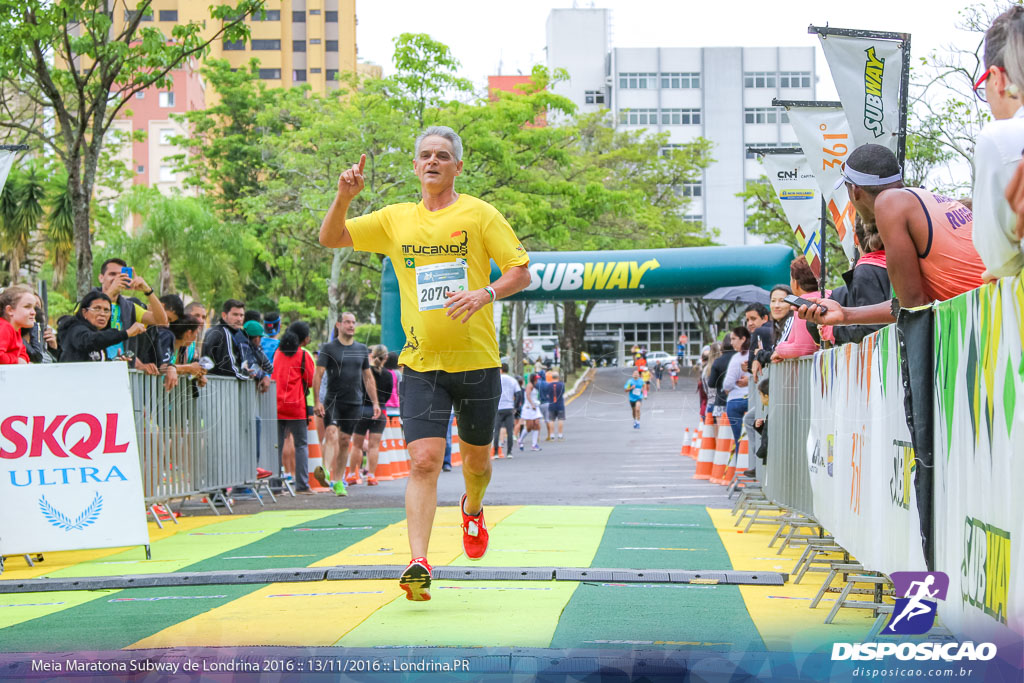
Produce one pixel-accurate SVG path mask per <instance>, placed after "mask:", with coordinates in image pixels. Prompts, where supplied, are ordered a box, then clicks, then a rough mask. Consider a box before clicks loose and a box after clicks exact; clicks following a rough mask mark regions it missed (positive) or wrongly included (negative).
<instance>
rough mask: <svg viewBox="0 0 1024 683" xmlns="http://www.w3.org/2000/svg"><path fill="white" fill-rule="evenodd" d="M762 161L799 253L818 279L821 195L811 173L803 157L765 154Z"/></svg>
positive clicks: (800, 155)
mask: <svg viewBox="0 0 1024 683" xmlns="http://www.w3.org/2000/svg"><path fill="white" fill-rule="evenodd" d="M762 162H763V163H764V171H765V173H766V174H767V175H768V181H769V182H770V183H771V185H772V189H773V190H774V191H775V196H776V197H778V198H779V204H781V205H782V211H783V213H784V214H785V215H786V220H788V221H789V226H790V227H791V228H793V233H794V234H795V235H796V239H797V242H798V243H799V244H800V250H801V251H802V252H803V255H804V258H806V259H807V263H808V264H809V265H810V266H811V270H812V271H814V275H815V276H816V277H817V276H818V275H819V274H820V273H821V192H820V191H819V190H818V186H817V182H816V181H815V179H814V171H813V170H812V169H811V167H810V165H809V164H808V162H807V157H806V156H805V155H803V154H765V155H764V157H763V158H762Z"/></svg>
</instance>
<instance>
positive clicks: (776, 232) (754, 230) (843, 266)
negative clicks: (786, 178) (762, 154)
mask: <svg viewBox="0 0 1024 683" xmlns="http://www.w3.org/2000/svg"><path fill="white" fill-rule="evenodd" d="M737 196H738V197H742V198H743V199H745V200H746V202H747V206H748V207H750V209H751V211H750V213H749V214H748V216H747V222H746V226H747V228H749V229H750V232H751V234H754V235H759V236H761V237H763V238H764V241H765V242H767V243H771V244H785V245H787V246H790V247H793V251H794V252H795V253H797V254H799V253H801V250H802V247H801V245H800V244H799V243H798V242H797V239H796V235H795V234H794V233H793V228H791V227H790V225H789V221H788V220H786V214H785V213H783V211H782V204H781V203H780V202H779V198H778V195H776V194H775V191H774V190H773V189H772V186H771V184H770V183H769V182H768V178H767V177H765V176H762V177H761V180H760V181H756V182H749V183H747V189H746V190H744V191H743V192H741V193H739V194H738V195H737ZM825 239H826V241H825V269H826V271H827V272H826V275H827V278H828V283H827V285H828V287H829V288H830V289H834V288H836V287H839V286H840V285H842V284H843V278H842V274H843V273H844V272H845V271H847V270H849V268H850V261H849V259H847V258H846V254H845V253H844V252H843V249H842V246H840V244H839V235H837V234H836V231H835V225H833V223H832V220H831V219H829V221H828V225H827V227H826V230H825Z"/></svg>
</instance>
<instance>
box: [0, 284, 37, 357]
mask: <svg viewBox="0 0 1024 683" xmlns="http://www.w3.org/2000/svg"><path fill="white" fill-rule="evenodd" d="M35 323H36V296H35V294H34V293H33V292H32V290H31V289H29V288H28V287H20V286H17V285H16V286H13V287H8V288H7V289H5V290H4V291H3V292H0V365H19V364H22V363H24V364H28V362H29V359H28V351H27V350H26V349H25V342H24V341H22V339H21V331H22V330H23V329H26V328H29V327H32V326H33V325H35Z"/></svg>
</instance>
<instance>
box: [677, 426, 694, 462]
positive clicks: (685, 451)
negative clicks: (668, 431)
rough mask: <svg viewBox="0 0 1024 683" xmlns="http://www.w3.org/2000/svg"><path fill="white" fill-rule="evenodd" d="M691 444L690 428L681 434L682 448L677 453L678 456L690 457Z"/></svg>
mask: <svg viewBox="0 0 1024 683" xmlns="http://www.w3.org/2000/svg"><path fill="white" fill-rule="evenodd" d="M692 442H693V437H691V436H690V428H689V427H687V428H686V431H684V432H683V447H682V449H681V450H680V451H679V455H681V456H683V457H684V458H688V457H690V444H691V443H692Z"/></svg>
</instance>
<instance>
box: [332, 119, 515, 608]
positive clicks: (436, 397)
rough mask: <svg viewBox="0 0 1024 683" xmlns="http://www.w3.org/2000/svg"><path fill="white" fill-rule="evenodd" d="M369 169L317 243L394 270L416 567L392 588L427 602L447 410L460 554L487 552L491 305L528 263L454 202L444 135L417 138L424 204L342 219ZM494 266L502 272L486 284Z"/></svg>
mask: <svg viewBox="0 0 1024 683" xmlns="http://www.w3.org/2000/svg"><path fill="white" fill-rule="evenodd" d="M365 165H366V155H365V154H364V155H362V157H361V158H360V159H359V163H358V164H355V165H353V166H352V168H350V169H348V170H347V171H345V172H344V173H342V174H341V178H339V180H338V194H337V196H336V197H335V199H334V203H333V204H331V208H330V209H329V210H328V211H327V216H326V217H325V218H324V222H323V224H322V225H321V226H320V243H321V244H322V245H324V246H325V247H331V248H335V247H349V246H350V247H353V248H354V249H356V250H357V251H372V252H377V253H381V254H385V255H387V256H389V257H390V258H391V261H392V263H393V264H394V266H395V272H396V274H397V276H398V286H399V290H400V292H401V299H402V328H403V329H404V330H405V337H406V343H405V346H404V347H403V348H402V353H401V355H400V356H399V363H400V364H401V365H402V366H403V371H402V383H401V384H400V385H399V402H400V405H401V415H402V428H403V430H404V432H405V441H406V444H407V447H408V450H409V459H410V461H411V462H410V473H409V483H408V485H407V486H406V490H405V512H406V517H407V522H408V526H409V548H410V550H411V551H412V558H413V559H412V561H411V562H410V563H409V566H408V567H407V568H406V570H405V572H404V573H403V574H402V578H401V579H400V581H399V584H400V585H401V587H402V588H403V589H404V590H405V592H406V597H407V598H408V599H409V600H429V599H430V579H431V568H430V565H429V564H428V563H427V559H426V555H427V547H428V545H429V543H430V531H431V527H432V526H433V522H434V512H435V510H436V508H437V477H438V474H439V473H440V471H441V465H442V462H443V460H444V447H445V435H446V434H447V430H448V418H449V414H450V412H451V410H452V408H453V407H454V409H455V414H456V417H457V419H458V424H459V440H460V442H461V445H460V449H461V451H460V452H461V455H462V475H463V478H464V479H465V482H466V493H465V494H464V495H463V496H462V500H461V501H460V502H461V506H462V545H463V549H464V550H465V551H466V556H467V557H469V558H470V559H480V558H481V557H483V554H484V553H485V552H486V550H487V541H488V534H487V527H486V525H485V523H484V517H483V498H484V492H485V491H486V490H487V484H488V483H489V482H490V479H491V460H490V443H491V436H492V434H493V431H494V421H495V417H496V415H497V412H498V399H499V398H500V396H501V379H500V372H499V369H500V365H501V363H500V362H499V360H498V341H497V339H496V337H495V334H494V323H493V315H492V310H491V304H492V303H493V302H494V301H495V300H497V299H501V298H504V297H507V296H511V295H513V294H515V293H516V292H518V291H520V290H522V289H523V288H525V287H526V286H527V285H528V284H530V274H529V271H528V269H527V267H528V265H529V263H530V259H529V257H528V256H527V254H526V250H525V249H523V246H522V245H521V244H520V243H519V240H518V239H517V238H516V236H515V233H514V232H512V228H511V227H510V226H509V224H508V222H507V221H506V220H505V218H504V217H503V216H502V215H501V214H500V213H499V212H498V211H497V209H495V208H494V207H493V206H491V205H490V204H488V203H486V202H484V201H482V200H480V199H477V198H475V197H471V196H469V195H465V194H459V193H457V192H456V191H455V178H456V177H457V176H458V175H459V174H461V173H462V140H461V139H460V138H459V136H458V134H457V133H456V132H455V131H453V130H452V129H451V128H448V127H447V126H433V127H430V128H428V129H427V130H425V131H424V132H423V133H422V134H421V135H420V136H419V137H417V138H416V153H415V156H414V158H413V170H414V171H415V172H416V175H417V177H419V179H420V188H421V191H422V197H423V199H422V201H421V202H419V203H418V204H413V203H402V204H392V205H391V206H387V207H385V208H383V209H381V210H379V211H374V212H373V213H370V214H368V215H365V216H360V217H358V218H352V219H347V220H346V213H347V212H348V207H349V204H350V203H351V202H352V199H353V198H354V197H355V196H356V195H358V194H359V192H360V191H361V190H362V189H363V186H364V180H363V169H364V167H365ZM491 259H493V260H494V261H495V263H497V264H498V266H499V268H501V271H502V276H501V277H500V278H498V279H497V280H496V281H495V282H494V283H493V284H491V283H490V282H489V280H490V272H491ZM478 311H479V312H481V313H480V315H474V314H476V313H477V312H478Z"/></svg>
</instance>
